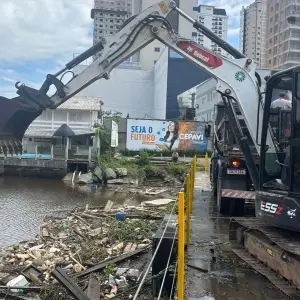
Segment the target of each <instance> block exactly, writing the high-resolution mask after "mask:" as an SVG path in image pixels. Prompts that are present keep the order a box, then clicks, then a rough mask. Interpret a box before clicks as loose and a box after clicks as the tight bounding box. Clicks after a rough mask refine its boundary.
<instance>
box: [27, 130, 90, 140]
mask: <svg viewBox="0 0 300 300" xmlns="http://www.w3.org/2000/svg"><path fill="white" fill-rule="evenodd" d="M56 131H57V129H39V128H28V129H27V130H26V132H25V134H24V137H27V138H28V137H35V138H52V137H53V136H54V133H55V132H56ZM72 131H73V132H74V134H75V136H79V135H90V136H92V135H95V132H94V131H91V130H75V129H72ZM73 136H74V135H73Z"/></svg>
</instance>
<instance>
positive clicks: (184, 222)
mask: <svg viewBox="0 0 300 300" xmlns="http://www.w3.org/2000/svg"><path fill="white" fill-rule="evenodd" d="M207 161H208V157H207ZM207 165H208V164H207ZM196 168H197V157H196V155H195V157H194V158H193V160H192V163H191V168H190V171H189V173H188V174H187V175H186V179H185V193H183V192H180V193H179V194H178V257H177V274H178V275H177V299H178V300H183V299H184V256H185V245H189V243H190V231H191V227H190V222H191V212H192V209H193V199H194V187H195V176H196Z"/></svg>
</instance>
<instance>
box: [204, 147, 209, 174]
mask: <svg viewBox="0 0 300 300" xmlns="http://www.w3.org/2000/svg"><path fill="white" fill-rule="evenodd" d="M204 170H205V173H206V174H207V173H208V154H207V152H206V153H205V159H204Z"/></svg>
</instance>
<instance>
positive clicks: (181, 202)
mask: <svg viewBox="0 0 300 300" xmlns="http://www.w3.org/2000/svg"><path fill="white" fill-rule="evenodd" d="M177 299H178V300H183V299H184V193H182V192H180V193H178V279H177Z"/></svg>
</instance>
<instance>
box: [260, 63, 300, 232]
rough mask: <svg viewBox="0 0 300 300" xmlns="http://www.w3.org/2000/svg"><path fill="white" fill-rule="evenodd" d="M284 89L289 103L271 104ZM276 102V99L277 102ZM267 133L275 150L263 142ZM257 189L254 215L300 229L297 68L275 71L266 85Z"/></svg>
mask: <svg viewBox="0 0 300 300" xmlns="http://www.w3.org/2000/svg"><path fill="white" fill-rule="evenodd" d="M282 91H284V92H285V93H286V94H287V95H289V96H290V99H289V100H290V101H291V106H289V105H287V106H286V105H284V103H285V102H284V100H283V101H282V105H279V106H278V107H274V105H272V102H273V101H275V100H276V99H278V98H279V94H280V93H282ZM277 103H278V101H277ZM268 131H269V132H270V134H271V137H272V139H273V142H274V145H275V151H274V149H272V148H271V147H270V145H268V144H267V142H266V136H267V132H268ZM259 172H260V176H259V189H258V191H257V196H256V214H257V217H258V218H259V219H261V220H262V221H264V222H266V223H268V224H270V225H274V226H278V227H282V228H286V229H290V230H295V231H300V226H299V220H300V215H299V217H297V215H298V213H299V214H300V68H299V67H294V68H291V69H287V70H284V71H281V72H278V73H276V74H275V75H273V76H272V77H271V78H269V80H268V82H267V86H266V97H265V102H264V115H263V123H262V129H261V153H260V170H259Z"/></svg>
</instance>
